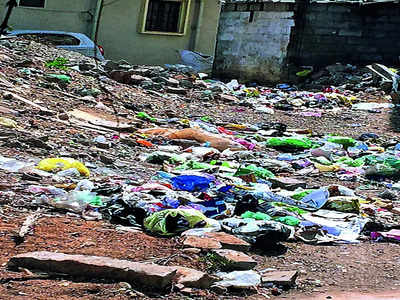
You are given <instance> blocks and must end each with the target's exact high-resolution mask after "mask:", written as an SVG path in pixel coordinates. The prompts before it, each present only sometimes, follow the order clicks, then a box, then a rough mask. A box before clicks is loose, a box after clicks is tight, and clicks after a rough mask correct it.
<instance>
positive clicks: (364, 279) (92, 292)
mask: <svg viewBox="0 0 400 300" xmlns="http://www.w3.org/2000/svg"><path fill="white" fill-rule="evenodd" d="M27 215H28V213H27V212H23V211H20V210H17V209H11V208H3V210H2V213H1V221H0V235H1V240H2V243H1V253H2V254H1V257H0V264H1V268H0V283H1V284H0V299H11V298H12V299H50V298H56V299H133V298H139V299H146V298H156V299H158V298H160V299H181V298H182V297H183V296H184V295H182V294H179V293H177V292H172V293H169V294H168V295H167V296H161V295H160V293H159V292H157V291H149V290H142V289H141V288H140V287H135V286H132V288H131V287H130V286H129V285H127V284H126V283H116V282H110V281H104V280H100V281H99V280H96V279H93V280H88V279H84V278H69V277H68V276H60V275H54V276H50V277H48V278H46V276H47V275H44V274H43V275H40V274H39V275H38V274H32V273H31V272H30V271H29V270H22V272H17V273H16V272H10V271H8V270H7V269H6V262H7V261H8V259H9V258H11V257H12V256H13V255H16V254H19V253H24V252H29V251H56V252H63V253H69V254H87V255H100V256H108V257H113V258H119V259H128V260H132V261H138V262H156V263H158V264H162V265H171V266H172V265H181V266H187V267H192V268H195V269H199V270H204V271H206V270H207V264H206V263H205V262H204V261H203V260H202V259H201V256H202V255H203V254H200V255H197V254H192V253H187V252H185V251H184V250H183V248H182V246H181V244H180V240H179V238H173V239H165V238H155V237H151V236H148V235H146V234H144V233H142V232H125V231H118V230H116V229H115V225H112V224H109V223H107V222H96V221H85V220H82V219H81V218H76V217H66V216H63V215H57V214H54V213H52V214H44V216H43V217H42V218H41V219H40V220H39V221H38V223H37V225H36V226H35V230H34V232H33V233H32V234H31V235H30V236H29V237H28V238H27V239H26V241H25V242H24V243H22V244H20V245H16V243H15V242H14V241H13V236H14V234H15V233H16V232H17V231H18V229H19V228H20V226H21V224H22V222H23V220H24V219H25V216H27ZM250 254H251V256H252V257H253V258H254V259H255V260H256V261H257V262H258V266H257V270H258V271H261V272H262V271H263V270H266V269H271V268H272V269H277V270H288V271H289V270H298V271H299V277H298V279H297V286H296V288H294V289H291V290H288V291H282V295H280V296H277V297H274V296H272V295H270V291H269V289H262V288H261V289H258V290H257V291H247V292H244V293H239V294H235V293H232V294H230V295H218V294H214V293H212V292H209V291H199V292H198V293H197V294H194V295H191V296H192V297H198V298H203V299H266V297H265V296H263V294H264V295H269V296H270V297H273V298H276V299H299V297H308V296H313V295H318V293H321V292H325V293H334V292H343V291H344V292H350V291H351V292H363V293H365V292H367V293H373V292H376V291H382V290H384V291H391V290H392V289H394V288H398V289H399V290H400V269H399V268H398V265H399V264H400V245H398V244H386V243H372V242H369V241H366V242H362V243H360V244H357V245H339V246H313V245H306V244H302V243H284V244H283V245H281V247H278V248H276V249H265V250H260V249H254V250H253V251H251V252H250ZM142 293H143V294H142ZM399 295H400V294H399ZM304 299H307V298H304ZM310 299H311V298H310ZM334 299H336V298H334ZM399 299H400V296H399Z"/></svg>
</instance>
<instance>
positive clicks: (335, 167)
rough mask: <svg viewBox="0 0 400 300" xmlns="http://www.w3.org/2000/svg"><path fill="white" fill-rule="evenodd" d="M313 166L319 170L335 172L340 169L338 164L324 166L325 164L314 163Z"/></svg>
mask: <svg viewBox="0 0 400 300" xmlns="http://www.w3.org/2000/svg"><path fill="white" fill-rule="evenodd" d="M314 166H315V167H316V168H317V169H318V170H319V171H320V172H337V171H339V170H340V167H339V166H338V165H330V166H325V165H321V164H318V163H314Z"/></svg>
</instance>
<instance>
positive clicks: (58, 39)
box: [17, 33, 80, 46]
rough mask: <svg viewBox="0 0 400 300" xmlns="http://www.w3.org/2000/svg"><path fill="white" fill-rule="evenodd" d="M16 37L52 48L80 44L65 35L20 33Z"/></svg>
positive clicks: (73, 38) (77, 40)
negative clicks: (48, 45)
mask: <svg viewBox="0 0 400 300" xmlns="http://www.w3.org/2000/svg"><path fill="white" fill-rule="evenodd" d="M17 35H18V36H23V37H24V38H26V39H29V40H32V41H35V42H38V43H43V44H50V45H53V46H78V45H79V44H80V41H79V39H77V38H75V37H73V36H71V35H67V34H48V33H21V34H17Z"/></svg>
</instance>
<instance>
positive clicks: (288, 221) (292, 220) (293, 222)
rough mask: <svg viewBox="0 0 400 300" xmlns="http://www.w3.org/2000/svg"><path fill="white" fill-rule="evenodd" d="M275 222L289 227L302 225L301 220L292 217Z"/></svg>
mask: <svg viewBox="0 0 400 300" xmlns="http://www.w3.org/2000/svg"><path fill="white" fill-rule="evenodd" d="M273 220H274V221H277V222H280V223H283V224H286V225H289V226H297V225H299V224H300V220H299V219H297V218H295V217H292V216H286V217H278V218H273Z"/></svg>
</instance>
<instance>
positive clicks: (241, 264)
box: [213, 249, 257, 271]
mask: <svg viewBox="0 0 400 300" xmlns="http://www.w3.org/2000/svg"><path fill="white" fill-rule="evenodd" d="M213 252H214V253H215V254H216V255H218V256H219V257H220V258H222V259H224V260H225V261H226V263H227V267H228V268H229V269H230V270H239V271H244V270H251V269H253V268H255V267H256V266H257V262H256V261H255V260H254V259H253V258H251V257H250V256H248V255H246V254H244V253H243V252H239V251H235V250H229V249H218V250H214V251H213Z"/></svg>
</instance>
